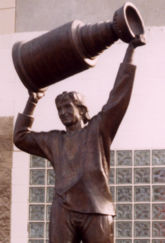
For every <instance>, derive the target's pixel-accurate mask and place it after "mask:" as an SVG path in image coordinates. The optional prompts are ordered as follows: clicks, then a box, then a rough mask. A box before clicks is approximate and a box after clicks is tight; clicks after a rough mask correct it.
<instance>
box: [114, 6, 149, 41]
mask: <svg viewBox="0 0 165 243" xmlns="http://www.w3.org/2000/svg"><path fill="white" fill-rule="evenodd" d="M113 29H114V31H115V33H116V35H117V36H118V37H119V38H120V39H121V40H123V41H124V42H127V43H129V42H130V41H131V40H132V39H133V38H135V36H139V35H143V34H144V23H143V19H142V17H141V15H140V13H139V11H138V9H137V8H136V7H135V5H133V4H132V3H130V2H126V3H125V4H124V5H123V6H122V7H121V8H119V9H118V10H117V11H116V12H115V13H114V16H113Z"/></svg>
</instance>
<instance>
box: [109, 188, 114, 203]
mask: <svg viewBox="0 0 165 243" xmlns="http://www.w3.org/2000/svg"><path fill="white" fill-rule="evenodd" d="M110 192H111V195H112V200H113V202H114V201H115V187H114V186H111V187H110Z"/></svg>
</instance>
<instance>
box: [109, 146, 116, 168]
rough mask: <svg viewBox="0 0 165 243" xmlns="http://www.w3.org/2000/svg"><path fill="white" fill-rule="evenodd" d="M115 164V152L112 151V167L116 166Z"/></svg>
mask: <svg viewBox="0 0 165 243" xmlns="http://www.w3.org/2000/svg"><path fill="white" fill-rule="evenodd" d="M114 164H115V151H113V150H111V151H110V166H114Z"/></svg>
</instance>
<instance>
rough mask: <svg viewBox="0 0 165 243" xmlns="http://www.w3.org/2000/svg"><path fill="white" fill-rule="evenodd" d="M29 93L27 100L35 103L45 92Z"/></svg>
mask: <svg viewBox="0 0 165 243" xmlns="http://www.w3.org/2000/svg"><path fill="white" fill-rule="evenodd" d="M28 92H29V98H30V101H31V102H34V103H37V102H38V101H39V100H40V99H41V98H42V97H43V96H44V95H45V90H39V92H32V91H28Z"/></svg>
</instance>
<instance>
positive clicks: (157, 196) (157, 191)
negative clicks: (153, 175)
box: [152, 186, 165, 202]
mask: <svg viewBox="0 0 165 243" xmlns="http://www.w3.org/2000/svg"><path fill="white" fill-rule="evenodd" d="M152 191H153V195H152V198H153V201H160V202H161V201H165V186H153V189H152Z"/></svg>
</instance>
